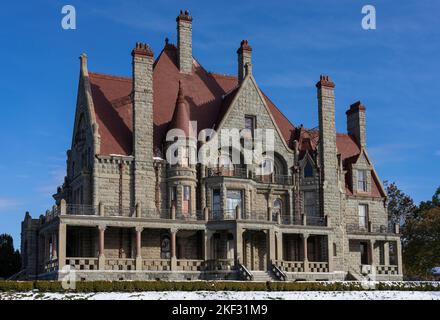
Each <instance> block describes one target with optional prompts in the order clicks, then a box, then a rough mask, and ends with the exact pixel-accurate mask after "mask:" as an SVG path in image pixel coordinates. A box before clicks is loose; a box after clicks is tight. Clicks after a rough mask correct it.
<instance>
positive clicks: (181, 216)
mask: <svg viewBox="0 0 440 320" xmlns="http://www.w3.org/2000/svg"><path fill="white" fill-rule="evenodd" d="M176 219H177V220H184V221H201V220H205V215H204V213H203V211H200V210H198V211H196V212H188V213H177V214H176Z"/></svg>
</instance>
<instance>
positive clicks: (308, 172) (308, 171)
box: [304, 161, 313, 178]
mask: <svg viewBox="0 0 440 320" xmlns="http://www.w3.org/2000/svg"><path fill="white" fill-rule="evenodd" d="M304 178H313V167H312V164H311V163H310V161H307V163H306V165H305V167H304Z"/></svg>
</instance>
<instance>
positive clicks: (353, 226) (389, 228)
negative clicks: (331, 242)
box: [346, 222, 398, 234]
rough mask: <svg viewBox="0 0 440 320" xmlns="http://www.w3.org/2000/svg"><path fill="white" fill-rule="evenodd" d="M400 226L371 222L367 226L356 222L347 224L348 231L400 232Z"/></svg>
mask: <svg viewBox="0 0 440 320" xmlns="http://www.w3.org/2000/svg"><path fill="white" fill-rule="evenodd" d="M397 229H398V228H396V227H395V226H394V227H392V226H387V225H377V224H372V223H371V222H369V223H368V224H367V225H366V226H361V225H359V224H356V223H352V224H347V226H346V230H347V232H348V233H384V234H389V233H396V234H397V233H398V230H397Z"/></svg>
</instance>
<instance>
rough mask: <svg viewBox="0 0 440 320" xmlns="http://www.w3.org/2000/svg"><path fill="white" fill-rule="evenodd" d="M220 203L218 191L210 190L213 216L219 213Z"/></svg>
mask: <svg viewBox="0 0 440 320" xmlns="http://www.w3.org/2000/svg"><path fill="white" fill-rule="evenodd" d="M220 203H221V197H220V190H219V189H214V190H212V211H213V212H214V214H216V213H219V212H220V208H221V206H220Z"/></svg>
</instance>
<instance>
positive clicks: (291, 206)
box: [285, 176, 295, 224]
mask: <svg viewBox="0 0 440 320" xmlns="http://www.w3.org/2000/svg"><path fill="white" fill-rule="evenodd" d="M292 179H293V176H292ZM293 200H294V199H293V191H292V189H289V211H288V212H286V213H285V214H286V216H289V223H290V224H292V222H293V219H294V217H295V209H294V201H293Z"/></svg>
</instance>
